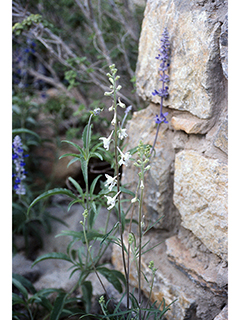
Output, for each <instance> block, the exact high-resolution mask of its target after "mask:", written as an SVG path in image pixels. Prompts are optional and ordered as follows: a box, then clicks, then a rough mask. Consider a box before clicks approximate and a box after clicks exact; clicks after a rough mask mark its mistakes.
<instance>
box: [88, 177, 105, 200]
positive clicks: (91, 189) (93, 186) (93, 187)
mask: <svg viewBox="0 0 240 320" xmlns="http://www.w3.org/2000/svg"><path fill="white" fill-rule="evenodd" d="M101 176H102V175H101V174H100V175H98V176H97V177H96V178H95V179H94V180H93V182H92V184H91V187H90V196H91V197H92V195H93V192H94V189H95V187H96V184H97V182H98V180H99V179H100V178H101Z"/></svg>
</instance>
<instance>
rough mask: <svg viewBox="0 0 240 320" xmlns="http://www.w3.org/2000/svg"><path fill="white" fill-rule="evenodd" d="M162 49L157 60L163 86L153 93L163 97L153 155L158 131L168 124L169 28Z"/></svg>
mask: <svg viewBox="0 0 240 320" xmlns="http://www.w3.org/2000/svg"><path fill="white" fill-rule="evenodd" d="M160 40H161V47H160V49H159V52H160V53H159V54H158V55H157V57H156V59H158V60H159V62H160V66H159V72H160V77H159V80H160V82H161V83H162V86H161V88H160V89H158V90H156V89H154V91H153V92H152V95H153V96H157V95H158V96H159V97H161V101H160V111H159V114H157V115H156V116H155V117H154V120H155V123H157V132H156V136H155V139H154V142H153V146H152V149H151V153H152V151H153V150H154V147H155V144H156V141H157V136H158V131H159V126H160V124H161V123H162V122H164V123H168V121H167V119H166V116H167V115H168V112H165V113H163V112H162V108H163V99H164V98H167V97H168V86H167V85H166V83H167V82H168V81H169V76H168V75H167V74H166V73H165V72H166V71H167V69H168V67H169V66H170V63H169V47H170V42H169V35H168V30H167V28H165V29H164V31H163V34H162V37H161V39H160Z"/></svg>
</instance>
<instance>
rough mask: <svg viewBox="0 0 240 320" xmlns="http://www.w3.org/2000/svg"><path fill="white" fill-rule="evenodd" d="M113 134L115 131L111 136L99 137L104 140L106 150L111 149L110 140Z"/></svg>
mask: <svg viewBox="0 0 240 320" xmlns="http://www.w3.org/2000/svg"><path fill="white" fill-rule="evenodd" d="M112 134H113V131H112V132H111V134H110V136H109V137H108V138H104V137H101V138H99V140H102V141H103V147H104V148H105V149H106V150H109V145H110V142H111V138H112Z"/></svg>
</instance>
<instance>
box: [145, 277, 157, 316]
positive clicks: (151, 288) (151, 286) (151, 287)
mask: <svg viewBox="0 0 240 320" xmlns="http://www.w3.org/2000/svg"><path fill="white" fill-rule="evenodd" d="M154 277H155V273H153V276H152V281H151V285H150V292H149V296H148V300H147V303H146V306H145V309H147V307H148V305H149V302H150V300H151V296H152V290H153V282H154ZM146 315H147V311H145V312H144V314H143V320H145V318H146Z"/></svg>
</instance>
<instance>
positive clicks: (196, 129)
mask: <svg viewBox="0 0 240 320" xmlns="http://www.w3.org/2000/svg"><path fill="white" fill-rule="evenodd" d="M171 124H172V126H173V128H174V129H175V130H183V131H185V132H186V133H201V134H204V133H206V132H207V131H208V129H209V123H208V122H206V121H204V120H201V119H199V118H197V117H193V116H191V115H190V114H185V115H180V116H173V117H172V119H171Z"/></svg>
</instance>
